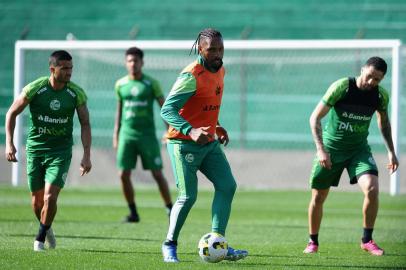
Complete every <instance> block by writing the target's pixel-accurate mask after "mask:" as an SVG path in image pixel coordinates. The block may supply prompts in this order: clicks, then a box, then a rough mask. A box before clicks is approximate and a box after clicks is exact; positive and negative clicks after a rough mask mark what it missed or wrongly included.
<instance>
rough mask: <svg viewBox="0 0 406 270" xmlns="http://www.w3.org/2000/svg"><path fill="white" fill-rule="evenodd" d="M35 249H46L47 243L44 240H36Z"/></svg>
mask: <svg viewBox="0 0 406 270" xmlns="http://www.w3.org/2000/svg"><path fill="white" fill-rule="evenodd" d="M34 251H45V245H44V243H43V242H40V241H37V240H35V241H34Z"/></svg>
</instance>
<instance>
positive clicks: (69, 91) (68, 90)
mask: <svg viewBox="0 0 406 270" xmlns="http://www.w3.org/2000/svg"><path fill="white" fill-rule="evenodd" d="M66 91H67V92H68V93H69V94H70V95H71V96H72V97H73V98H75V97H76V94H75V93H74V92H72V91H71V90H70V89H67V90H66Z"/></svg>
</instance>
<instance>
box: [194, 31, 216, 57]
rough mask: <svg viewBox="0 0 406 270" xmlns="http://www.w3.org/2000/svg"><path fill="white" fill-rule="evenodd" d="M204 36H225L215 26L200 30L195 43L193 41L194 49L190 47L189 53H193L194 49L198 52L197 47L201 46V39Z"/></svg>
mask: <svg viewBox="0 0 406 270" xmlns="http://www.w3.org/2000/svg"><path fill="white" fill-rule="evenodd" d="M202 37H205V38H210V39H213V38H223V36H222V35H221V33H220V32H219V31H217V30H216V29H214V28H206V29H203V30H202V31H200V33H199V35H197V38H196V40H195V43H193V46H192V49H190V52H189V55H191V54H192V51H193V49H194V50H195V54H196V53H197V49H198V47H199V46H200V41H201V39H202Z"/></svg>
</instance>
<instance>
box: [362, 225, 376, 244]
mask: <svg viewBox="0 0 406 270" xmlns="http://www.w3.org/2000/svg"><path fill="white" fill-rule="evenodd" d="M373 231H374V228H372V229H367V228H364V235H363V236H362V243H364V244H365V243H368V242H369V241H371V240H372V232H373Z"/></svg>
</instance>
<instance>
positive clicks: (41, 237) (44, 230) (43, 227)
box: [35, 222, 51, 243]
mask: <svg viewBox="0 0 406 270" xmlns="http://www.w3.org/2000/svg"><path fill="white" fill-rule="evenodd" d="M49 228H51V225H44V224H42V223H41V222H40V223H39V230H38V234H37V236H36V237H35V240H37V241H40V242H42V243H44V242H45V236H46V235H47V231H48V230H49Z"/></svg>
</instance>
